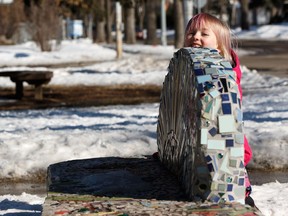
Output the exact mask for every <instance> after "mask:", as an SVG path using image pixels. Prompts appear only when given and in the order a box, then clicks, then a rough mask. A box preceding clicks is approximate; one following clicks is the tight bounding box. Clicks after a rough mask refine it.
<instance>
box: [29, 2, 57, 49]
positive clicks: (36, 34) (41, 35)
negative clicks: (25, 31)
mask: <svg viewBox="0 0 288 216" xmlns="http://www.w3.org/2000/svg"><path fill="white" fill-rule="evenodd" d="M58 9H59V8H58V6H57V4H56V2H55V1H38V2H37V3H34V2H32V4H31V6H30V8H29V17H28V20H29V21H30V25H31V28H30V30H31V34H32V37H33V39H34V41H35V42H36V43H37V44H38V45H39V46H40V48H41V50H42V51H51V50H52V44H51V40H52V39H56V38H57V35H59V31H60V28H61V24H60V22H59V10H58Z"/></svg>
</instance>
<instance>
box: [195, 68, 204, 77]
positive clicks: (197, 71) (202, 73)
mask: <svg viewBox="0 0 288 216" xmlns="http://www.w3.org/2000/svg"><path fill="white" fill-rule="evenodd" d="M194 72H195V74H196V76H201V75H204V71H203V70H202V69H201V68H199V69H195V70H194Z"/></svg>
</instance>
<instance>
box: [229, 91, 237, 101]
mask: <svg viewBox="0 0 288 216" xmlns="http://www.w3.org/2000/svg"><path fill="white" fill-rule="evenodd" d="M230 93H231V97H232V102H233V103H234V104H237V93H235V92H230Z"/></svg>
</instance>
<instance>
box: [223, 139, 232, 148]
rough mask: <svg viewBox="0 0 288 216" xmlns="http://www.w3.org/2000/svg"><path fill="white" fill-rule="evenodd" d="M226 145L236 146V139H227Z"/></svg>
mask: <svg viewBox="0 0 288 216" xmlns="http://www.w3.org/2000/svg"><path fill="white" fill-rule="evenodd" d="M225 144H226V147H233V146H234V140H233V139H227V140H226V141H225Z"/></svg>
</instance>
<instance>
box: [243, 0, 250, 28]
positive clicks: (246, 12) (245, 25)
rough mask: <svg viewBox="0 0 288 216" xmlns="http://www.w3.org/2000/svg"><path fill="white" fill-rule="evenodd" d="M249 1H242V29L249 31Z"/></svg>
mask: <svg viewBox="0 0 288 216" xmlns="http://www.w3.org/2000/svg"><path fill="white" fill-rule="evenodd" d="M248 15H249V0H241V28H242V30H249V28H250V25H249V20H248V17H249V16H248Z"/></svg>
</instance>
